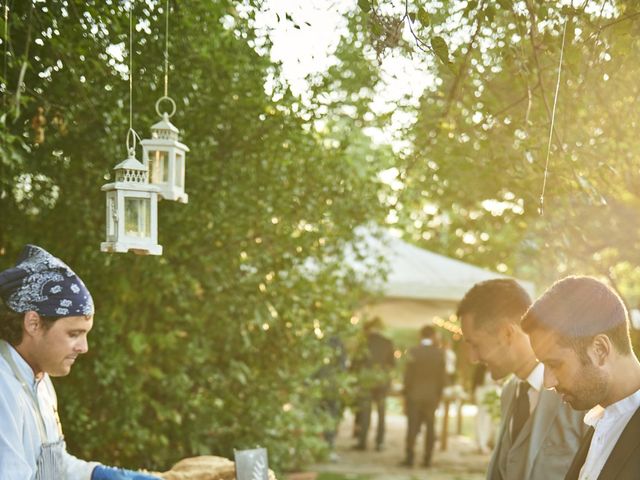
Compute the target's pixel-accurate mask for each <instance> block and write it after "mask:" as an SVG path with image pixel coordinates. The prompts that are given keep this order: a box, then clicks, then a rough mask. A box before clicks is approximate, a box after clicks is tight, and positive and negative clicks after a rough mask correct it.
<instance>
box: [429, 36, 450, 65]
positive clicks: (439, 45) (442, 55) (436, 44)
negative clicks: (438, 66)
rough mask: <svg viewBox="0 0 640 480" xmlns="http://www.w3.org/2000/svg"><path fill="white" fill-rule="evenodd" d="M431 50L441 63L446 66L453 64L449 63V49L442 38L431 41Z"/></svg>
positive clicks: (434, 38)
mask: <svg viewBox="0 0 640 480" xmlns="http://www.w3.org/2000/svg"><path fill="white" fill-rule="evenodd" d="M431 48H432V49H433V52H434V53H435V54H436V55H437V56H438V58H439V59H440V61H441V62H442V63H444V64H447V65H448V64H449V63H451V62H450V61H449V47H448V46H447V42H445V40H444V38H442V37H433V38H432V39H431Z"/></svg>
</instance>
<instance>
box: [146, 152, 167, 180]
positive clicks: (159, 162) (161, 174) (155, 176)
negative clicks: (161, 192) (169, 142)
mask: <svg viewBox="0 0 640 480" xmlns="http://www.w3.org/2000/svg"><path fill="white" fill-rule="evenodd" d="M149 175H150V183H168V182H169V152H165V151H164V150H150V151H149Z"/></svg>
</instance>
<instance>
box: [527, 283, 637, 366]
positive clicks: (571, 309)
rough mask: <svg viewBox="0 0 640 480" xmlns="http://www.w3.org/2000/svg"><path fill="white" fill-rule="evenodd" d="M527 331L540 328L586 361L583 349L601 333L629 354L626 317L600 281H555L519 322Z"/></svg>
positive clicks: (615, 296)
mask: <svg viewBox="0 0 640 480" xmlns="http://www.w3.org/2000/svg"><path fill="white" fill-rule="evenodd" d="M522 328H523V329H524V330H525V331H526V332H527V333H529V332H531V331H533V330H536V329H542V330H545V331H549V332H552V333H554V334H555V335H556V337H557V339H558V341H559V342H560V343H562V344H564V345H567V346H570V347H572V348H573V349H574V350H575V351H576V352H577V353H578V354H580V356H581V358H583V359H584V360H586V348H587V346H589V345H590V344H591V342H592V341H593V338H594V337H595V336H596V335H599V334H604V335H606V336H607V337H609V339H610V340H611V343H612V344H613V346H614V347H615V349H616V350H617V351H618V352H619V353H621V354H623V355H627V354H630V353H631V339H630V337H629V314H628V313H627V308H626V307H625V305H624V302H623V301H622V299H621V298H620V296H619V295H618V294H617V293H616V292H615V291H613V290H612V289H611V288H610V287H609V286H608V285H606V284H604V283H603V282H601V281H599V280H597V279H595V278H592V277H584V276H571V277H566V278H563V279H562V280H558V281H557V282H555V283H554V284H553V285H552V286H551V287H550V288H549V289H547V291H546V292H544V293H543V294H542V296H541V297H540V298H539V299H538V300H536V301H535V303H534V304H533V305H532V306H531V308H529V310H528V311H527V312H526V314H525V315H524V317H523V319H522Z"/></svg>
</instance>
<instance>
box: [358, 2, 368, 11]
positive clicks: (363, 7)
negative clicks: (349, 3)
mask: <svg viewBox="0 0 640 480" xmlns="http://www.w3.org/2000/svg"><path fill="white" fill-rule="evenodd" d="M358 6H359V7H360V10H362V11H363V12H368V11H370V10H371V2H370V1H369V0H358Z"/></svg>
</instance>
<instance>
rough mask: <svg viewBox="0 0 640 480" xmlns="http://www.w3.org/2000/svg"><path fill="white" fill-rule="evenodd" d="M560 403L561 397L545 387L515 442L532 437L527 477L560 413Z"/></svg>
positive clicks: (518, 442) (517, 443) (530, 439)
mask: <svg viewBox="0 0 640 480" xmlns="http://www.w3.org/2000/svg"><path fill="white" fill-rule="evenodd" d="M560 403H561V400H560V397H559V396H558V395H557V394H556V393H554V392H552V391H550V390H544V389H543V390H542V391H541V392H540V397H539V399H538V405H536V408H535V410H534V411H533V414H532V415H531V417H529V420H528V421H527V423H526V424H525V427H524V428H523V430H522V432H520V435H519V436H518V438H517V439H516V443H515V444H514V446H516V445H519V444H520V443H521V442H524V441H526V440H527V436H529V437H530V438H529V454H528V455H527V465H526V470H525V472H526V474H527V478H528V476H529V473H530V472H531V469H532V468H533V462H534V460H535V459H536V458H537V456H538V452H539V451H540V448H542V444H543V443H544V439H545V438H546V436H547V434H548V433H549V430H550V429H551V426H552V425H553V421H554V420H555V418H556V416H557V415H558V409H559V408H560ZM528 434H529V435H528Z"/></svg>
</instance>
